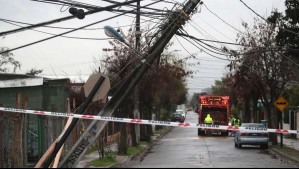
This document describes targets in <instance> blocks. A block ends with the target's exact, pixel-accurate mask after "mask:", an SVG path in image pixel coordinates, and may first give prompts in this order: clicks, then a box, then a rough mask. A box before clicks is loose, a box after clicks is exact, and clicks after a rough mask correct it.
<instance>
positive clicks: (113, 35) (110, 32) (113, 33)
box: [104, 26, 141, 55]
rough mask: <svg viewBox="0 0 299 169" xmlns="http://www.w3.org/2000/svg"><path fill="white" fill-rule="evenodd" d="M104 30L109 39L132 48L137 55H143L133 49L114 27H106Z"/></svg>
mask: <svg viewBox="0 0 299 169" xmlns="http://www.w3.org/2000/svg"><path fill="white" fill-rule="evenodd" d="M104 30H105V34H106V35H107V36H108V37H111V38H115V39H117V40H118V41H120V42H122V43H124V44H125V45H127V46H128V47H129V48H131V49H132V50H134V51H135V52H136V53H138V54H139V55H141V53H140V52H139V51H137V50H136V49H135V48H133V47H132V46H131V45H130V44H129V43H128V42H127V41H126V40H125V39H124V38H123V37H122V36H121V35H120V34H119V33H118V32H117V31H116V30H115V29H114V28H113V27H111V26H104Z"/></svg>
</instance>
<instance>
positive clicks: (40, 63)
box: [0, 0, 285, 94]
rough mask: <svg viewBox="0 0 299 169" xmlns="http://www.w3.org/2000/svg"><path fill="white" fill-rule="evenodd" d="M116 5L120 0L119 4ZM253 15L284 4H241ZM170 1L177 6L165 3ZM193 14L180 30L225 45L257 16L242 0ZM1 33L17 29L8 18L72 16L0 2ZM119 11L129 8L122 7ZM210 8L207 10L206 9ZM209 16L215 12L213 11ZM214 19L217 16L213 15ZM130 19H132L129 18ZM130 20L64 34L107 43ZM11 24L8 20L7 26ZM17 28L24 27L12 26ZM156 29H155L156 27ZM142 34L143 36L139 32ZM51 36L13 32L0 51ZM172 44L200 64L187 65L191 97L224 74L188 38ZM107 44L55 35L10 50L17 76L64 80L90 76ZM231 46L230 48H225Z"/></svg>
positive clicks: (248, 0)
mask: <svg viewBox="0 0 299 169" xmlns="http://www.w3.org/2000/svg"><path fill="white" fill-rule="evenodd" d="M118 1H119V2H124V0H123V1H121V0H118ZM242 1H243V2H244V3H245V4H247V5H248V6H249V7H250V8H252V9H253V10H254V11H255V12H256V13H258V14H259V15H261V16H263V17H267V16H269V15H270V14H271V11H272V10H273V9H274V8H277V9H278V11H280V12H283V11H284V10H285V6H284V0H242ZM77 2H83V3H86V4H90V5H96V6H101V7H104V6H107V5H109V4H107V3H105V2H103V1H101V0H77ZM152 2H153V1H152V0H144V2H142V3H141V5H146V4H148V3H152ZM168 2H180V3H183V1H175V0H169V1H168ZM203 2H204V5H202V6H201V7H200V8H199V9H198V11H197V13H196V14H194V15H193V16H192V18H191V20H190V21H189V22H188V23H187V24H186V25H185V26H184V29H185V30H186V31H187V32H188V33H189V34H190V35H192V36H195V37H197V38H200V39H210V40H216V41H225V42H231V43H234V42H235V39H236V35H237V33H238V31H244V29H243V28H242V26H241V23H242V21H246V22H248V23H249V24H251V25H252V23H253V19H254V18H256V17H258V16H257V15H256V14H254V13H253V12H252V11H250V10H249V9H248V8H247V7H246V6H245V5H244V4H243V3H242V2H241V1H240V0H205V1H203ZM172 6H173V4H169V3H158V4H156V5H153V6H151V7H152V8H159V9H162V10H165V9H171V8H172ZM0 8H1V10H0V19H1V20H0V32H4V31H8V30H13V29H17V28H19V27H18V26H16V25H12V24H8V23H6V22H3V19H6V20H12V21H17V22H24V23H28V24H37V23H41V22H46V21H50V20H54V19H58V18H62V17H65V16H70V14H69V12H68V10H67V9H68V6H62V5H53V4H49V3H42V2H36V1H31V0H0ZM121 9H130V8H127V7H122V8H121ZM209 10H210V11H209ZM212 12H213V13H212ZM115 15H117V14H116V13H109V12H101V13H97V14H92V15H88V16H86V17H85V19H83V20H79V19H72V20H69V21H65V22H61V23H57V24H52V25H51V26H56V27H63V28H66V27H67V28H78V27H81V26H84V25H88V24H91V23H94V22H97V21H100V20H103V19H107V18H109V17H111V16H115ZM216 15H217V16H216ZM130 16H131V17H130ZM133 21H134V15H132V14H131V15H128V16H121V17H117V18H114V19H111V20H108V21H105V22H101V23H99V24H96V25H93V26H91V27H88V28H97V29H93V30H79V31H76V32H73V33H70V34H67V35H65V36H71V37H82V38H97V39H105V38H107V36H106V35H105V34H104V31H103V29H102V28H103V27H104V26H105V25H110V26H113V27H123V26H125V27H123V29H124V30H127V29H128V28H129V27H128V26H127V25H131V24H132V23H133ZM153 21H158V20H154V19H150V18H148V17H142V24H141V26H142V27H145V26H148V24H150V27H152V28H153V27H157V25H159V23H154V22H153ZM10 23H12V22H10ZM14 24H18V25H21V26H26V25H25V24H20V23H14ZM155 25H156V26H155ZM35 30H38V31H44V32H47V33H52V34H59V33H62V32H66V31H68V30H66V29H53V28H45V27H40V28H36V29H35ZM143 34H144V33H143ZM50 36H52V35H48V34H45V33H41V32H36V31H33V30H27V31H24V32H19V33H14V34H10V35H7V36H5V37H1V39H0V47H8V48H10V49H12V48H16V47H19V46H22V45H26V44H29V43H32V42H35V41H38V40H41V39H44V38H47V37H50ZM172 41H173V42H174V45H173V46H172V48H171V50H173V52H175V53H176V54H177V55H178V56H180V57H181V58H185V57H188V56H189V55H190V54H193V55H194V54H195V55H196V57H197V59H196V60H188V61H187V63H189V64H190V63H196V62H198V61H199V62H200V65H197V66H194V65H193V66H188V68H189V69H191V70H194V71H196V74H194V78H193V79H191V78H188V81H187V83H188V88H189V93H190V94H192V93H194V92H201V91H202V90H203V89H205V88H207V87H210V86H211V85H213V84H214V81H215V80H216V79H220V78H221V77H222V76H223V75H224V74H225V73H226V72H227V70H226V69H225V65H226V64H227V61H224V60H221V59H217V58H215V57H212V56H210V55H208V54H206V53H204V52H202V51H201V50H200V49H199V48H197V47H194V45H192V44H191V43H190V42H188V41H187V40H185V39H183V38H181V37H179V36H175V37H173V39H172ZM210 44H211V45H213V46H216V47H222V45H220V44H218V43H210ZM109 47H110V45H109V44H108V40H90V39H88V40H82V39H73V38H64V37H58V38H55V39H51V40H48V41H44V42H41V43H38V44H35V45H32V46H28V47H25V48H22V49H18V50H15V51H13V52H12V53H13V54H14V57H15V59H16V60H18V61H20V62H21V64H22V67H21V70H18V71H17V73H25V72H27V71H28V70H30V69H32V68H35V69H42V70H43V74H42V76H49V75H51V76H54V77H55V76H59V77H60V76H63V77H72V78H73V77H74V76H76V78H77V80H79V79H80V77H82V78H83V79H85V77H86V76H88V75H90V74H91V73H92V68H94V64H93V61H94V58H101V56H103V55H104V54H105V53H104V52H103V50H102V49H103V48H109ZM227 47H230V48H233V47H232V46H227ZM215 56H217V57H221V58H224V59H225V57H224V56H221V55H217V54H215Z"/></svg>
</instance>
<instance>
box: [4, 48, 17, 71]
mask: <svg viewBox="0 0 299 169" xmlns="http://www.w3.org/2000/svg"><path fill="white" fill-rule="evenodd" d="M7 50H8V49H7V48H0V52H1V53H2V52H5V51H7ZM10 66H12V67H13V72H16V70H17V69H18V68H19V69H20V68H21V63H20V62H19V61H17V60H15V59H14V58H13V54H12V53H9V52H5V53H2V54H1V55H0V72H9V71H10V69H9V67H10Z"/></svg>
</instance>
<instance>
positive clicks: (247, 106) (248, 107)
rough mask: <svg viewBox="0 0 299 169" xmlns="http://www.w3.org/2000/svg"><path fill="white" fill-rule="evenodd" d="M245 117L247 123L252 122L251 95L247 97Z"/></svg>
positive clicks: (244, 120)
mask: <svg viewBox="0 0 299 169" xmlns="http://www.w3.org/2000/svg"><path fill="white" fill-rule="evenodd" d="M244 99H245V103H244V104H245V105H244V107H245V117H244V119H243V122H245V123H250V118H251V112H250V98H249V97H245V98H244Z"/></svg>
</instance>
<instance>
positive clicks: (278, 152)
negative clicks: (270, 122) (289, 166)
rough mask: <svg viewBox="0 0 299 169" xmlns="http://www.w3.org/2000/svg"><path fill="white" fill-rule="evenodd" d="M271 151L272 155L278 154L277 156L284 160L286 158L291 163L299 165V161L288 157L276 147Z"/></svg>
mask: <svg viewBox="0 0 299 169" xmlns="http://www.w3.org/2000/svg"><path fill="white" fill-rule="evenodd" d="M270 151H271V152H272V153H274V154H276V155H279V156H280V157H282V158H284V159H287V160H290V161H292V162H294V163H298V164H299V160H297V159H296V158H293V157H292V156H290V155H287V154H285V153H283V152H281V151H279V150H277V149H276V148H275V147H272V148H271V149H270Z"/></svg>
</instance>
